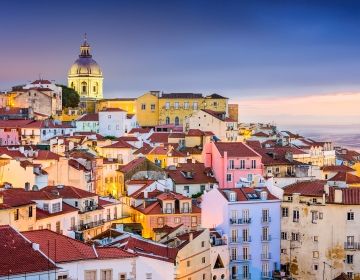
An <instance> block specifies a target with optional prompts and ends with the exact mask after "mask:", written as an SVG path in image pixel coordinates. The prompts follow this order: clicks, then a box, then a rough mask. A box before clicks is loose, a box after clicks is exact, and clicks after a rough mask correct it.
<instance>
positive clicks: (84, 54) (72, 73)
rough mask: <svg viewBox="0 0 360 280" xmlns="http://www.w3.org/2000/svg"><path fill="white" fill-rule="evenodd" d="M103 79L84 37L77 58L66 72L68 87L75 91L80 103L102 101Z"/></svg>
mask: <svg viewBox="0 0 360 280" xmlns="http://www.w3.org/2000/svg"><path fill="white" fill-rule="evenodd" d="M103 79H104V78H103V74H102V71H101V69H100V66H99V65H98V64H97V62H96V61H95V60H94V59H93V58H92V55H91V54H90V45H89V44H88V42H87V39H86V36H85V39H84V43H83V44H82V45H81V46H80V55H79V58H78V59H77V60H76V61H75V62H74V64H73V65H72V66H71V67H70V70H69V72H68V87H70V88H73V89H74V90H76V91H77V92H78V93H79V95H80V98H81V100H82V101H88V100H97V99H102V98H103Z"/></svg>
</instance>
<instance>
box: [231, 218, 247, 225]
mask: <svg viewBox="0 0 360 280" xmlns="http://www.w3.org/2000/svg"><path fill="white" fill-rule="evenodd" d="M230 224H236V225H246V224H251V218H245V219H244V218H242V219H230Z"/></svg>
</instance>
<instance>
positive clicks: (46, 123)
mask: <svg viewBox="0 0 360 280" xmlns="http://www.w3.org/2000/svg"><path fill="white" fill-rule="evenodd" d="M73 127H74V126H73V125H72V123H71V122H61V123H59V122H56V121H52V120H42V121H32V122H30V123H28V124H26V125H24V126H23V128H73Z"/></svg>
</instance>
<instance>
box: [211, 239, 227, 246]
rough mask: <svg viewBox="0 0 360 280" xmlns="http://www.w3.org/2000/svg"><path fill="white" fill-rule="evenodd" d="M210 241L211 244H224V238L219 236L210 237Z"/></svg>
mask: <svg viewBox="0 0 360 280" xmlns="http://www.w3.org/2000/svg"><path fill="white" fill-rule="evenodd" d="M210 243H211V246H223V245H226V240H225V239H221V238H212V239H211V241H210Z"/></svg>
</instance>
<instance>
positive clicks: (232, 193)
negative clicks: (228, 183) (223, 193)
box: [229, 192, 236, 202]
mask: <svg viewBox="0 0 360 280" xmlns="http://www.w3.org/2000/svg"><path fill="white" fill-rule="evenodd" d="M229 200H230V201H231V202H233V201H236V193H234V192H231V193H230V194H229Z"/></svg>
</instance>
